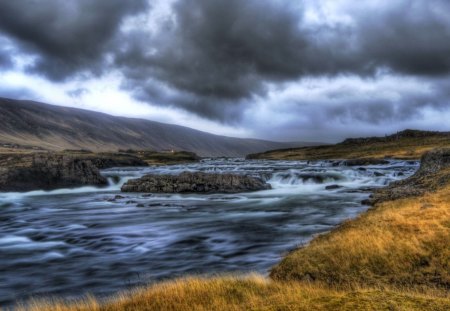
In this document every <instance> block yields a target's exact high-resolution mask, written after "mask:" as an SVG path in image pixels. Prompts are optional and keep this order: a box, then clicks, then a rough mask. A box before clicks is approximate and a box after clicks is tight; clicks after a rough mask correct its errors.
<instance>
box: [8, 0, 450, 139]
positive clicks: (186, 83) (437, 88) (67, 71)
mask: <svg viewBox="0 0 450 311" xmlns="http://www.w3.org/2000/svg"><path fill="white" fill-rule="evenodd" d="M312 3H314V5H312ZM335 3H339V5H337V7H338V8H339V10H340V11H339V14H341V15H342V16H344V17H345V18H344V19H337V20H333V19H332V18H329V17H328V16H327V15H326V14H325V13H323V11H325V8H324V6H325V4H327V1H319V2H317V1H316V2H314V1H311V0H305V1H297V2H294V1H281V0H266V1H258V0H246V1H239V0H215V1H211V0H179V1H174V3H173V5H172V8H171V14H169V15H168V16H167V17H166V18H165V19H162V20H160V21H159V22H158V26H159V27H158V29H157V30H156V31H155V30H153V29H152V30H150V29H147V28H146V27H145V23H143V24H142V27H136V28H134V29H131V30H123V29H122V28H121V25H122V24H123V22H124V20H126V19H127V18H129V17H133V16H136V15H137V14H140V13H145V12H147V11H149V10H150V9H151V7H152V3H149V2H147V1H144V0H133V1H120V0H112V1H101V0H97V1H94V0H92V1H89V0H78V1H71V2H68V1H63V0H46V1H39V2H38V1H33V0H16V1H3V2H1V3H0V33H2V34H3V35H4V36H7V37H9V38H10V39H11V40H13V41H14V42H15V43H16V45H17V48H18V49H20V50H21V51H22V52H23V53H24V54H27V55H33V56H34V57H36V61H35V63H34V64H33V65H31V67H30V70H32V71H33V72H37V73H40V74H43V75H45V76H47V77H48V78H49V79H52V80H65V79H70V78H72V77H74V76H76V75H77V74H78V73H80V72H88V73H92V74H101V73H105V72H108V71H109V70H119V71H120V72H121V73H122V74H123V83H122V87H123V89H124V90H127V91H128V92H130V94H132V95H133V96H134V97H135V98H137V99H139V100H141V101H144V102H149V103H152V104H158V105H163V106H173V107H179V108H182V109H185V110H187V111H189V112H193V113H195V114H197V115H199V116H201V117H206V118H209V119H212V120H220V121H222V122H225V123H233V124H239V123H240V122H244V120H248V118H247V119H246V118H245V115H246V113H248V110H249V109H252V107H256V104H255V103H261V102H265V101H267V102H269V100H268V98H269V97H271V95H270V94H269V92H270V89H273V86H274V85H275V86H276V87H277V88H280V89H282V88H283V87H284V84H285V83H293V82H295V81H299V83H300V84H301V83H302V81H305V80H308V79H317V78H321V77H329V78H330V79H331V80H330V81H331V82H330V83H333V82H332V79H334V78H336V79H339V78H340V77H343V76H346V77H352V79H353V80H352V79H349V81H350V82H349V83H353V82H351V81H355V82H354V83H355V85H357V84H358V83H359V82H358V81H360V80H364V81H366V82H367V79H373V80H374V81H377V79H379V77H380V75H381V76H392V77H398V78H401V77H412V78H414V79H416V80H417V81H418V82H417V86H419V87H420V85H421V84H423V85H428V86H429V90H428V91H427V92H426V93H425V94H424V93H423V92H417V91H416V90H414V89H413V88H411V89H403V90H402V91H401V92H395V91H392V92H391V93H392V94H393V93H395V94H394V95H392V96H380V95H377V93H378V92H373V94H372V97H371V98H367V97H361V98H360V97H356V98H358V101H357V102H355V96H354V92H355V89H357V86H355V87H350V91H349V89H337V90H334V91H333V94H330V95H329V96H328V95H327V96H323V97H322V98H321V100H315V101H314V100H312V101H311V100H310V99H308V98H298V99H297V101H298V102H299V103H302V104H300V105H294V106H292V105H290V104H289V103H288V104H286V103H285V102H281V101H276V100H274V99H273V98H272V99H271V100H270V103H271V105H285V106H286V107H290V109H292V114H297V115H299V116H302V115H303V116H305V115H307V116H310V118H311V120H313V119H315V118H317V117H315V116H317V115H320V116H321V118H319V119H317V120H316V121H319V122H322V123H326V122H327V121H328V120H331V121H333V122H335V121H339V122H341V123H351V122H352V120H356V121H358V122H365V123H368V124H382V123H383V122H387V120H389V122H395V121H396V120H397V121H399V120H400V121H401V120H404V119H408V118H410V119H414V118H420V117H421V111H422V110H423V109H435V110H436V109H437V110H439V109H441V110H442V109H444V110H445V109H447V108H448V107H449V102H448V98H449V91H448V90H449V82H448V81H449V79H448V77H449V76H450V18H449V14H450V13H449V12H450V2H449V1H447V0H392V1H386V2H383V3H381V2H380V1H364V2H363V1H358V2H356V1H344V0H342V1H336V2H335ZM321 4H323V6H322V5H321ZM312 7H314V8H315V10H316V13H317V14H318V16H319V18H318V21H317V19H316V21H311V16H310V10H311V8H312ZM321 14H323V15H321ZM2 55H3V56H2ZM3 64H4V65H3ZM8 64H9V65H10V60H9V59H8V58H7V57H5V54H4V53H2V51H1V50H0V66H2V68H3V67H5V68H6V66H8ZM397 81H398V80H397ZM421 82H423V83H421ZM323 87H324V88H325V87H326V85H324V86H323ZM324 92H325V91H324ZM272 97H273V96H272ZM336 98H339V99H336ZM305 103H306V104H305ZM255 122H256V121H255ZM250 126H251V125H250ZM310 126H311V124H310ZM256 127H257V126H256ZM286 130H287V131H290V130H291V125H286ZM298 131H300V129H299V130H298Z"/></svg>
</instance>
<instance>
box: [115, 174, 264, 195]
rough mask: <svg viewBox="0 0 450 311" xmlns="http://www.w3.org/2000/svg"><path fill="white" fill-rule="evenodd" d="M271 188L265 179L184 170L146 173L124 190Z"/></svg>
mask: <svg viewBox="0 0 450 311" xmlns="http://www.w3.org/2000/svg"><path fill="white" fill-rule="evenodd" d="M266 189H271V186H270V185H269V184H268V183H266V182H264V181H263V180H261V179H259V178H255V177H250V176H243V175H235V174H210V173H201V172H195V173H192V172H183V173H181V174H180V175H146V176H143V177H142V178H139V179H132V180H129V181H128V182H127V183H126V184H125V185H123V186H122V191H123V192H153V193H238V192H249V191H258V190H266Z"/></svg>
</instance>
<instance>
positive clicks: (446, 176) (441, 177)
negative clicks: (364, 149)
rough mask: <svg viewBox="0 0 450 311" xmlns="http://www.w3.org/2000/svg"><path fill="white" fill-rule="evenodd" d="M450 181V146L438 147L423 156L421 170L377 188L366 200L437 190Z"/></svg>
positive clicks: (388, 198)
mask: <svg viewBox="0 0 450 311" xmlns="http://www.w3.org/2000/svg"><path fill="white" fill-rule="evenodd" d="M449 183H450V148H446V149H436V150H433V151H430V152H428V153H426V154H424V155H423V156H422V160H421V164H420V168H419V170H418V171H417V172H416V173H415V174H414V175H413V176H411V177H409V178H407V179H405V180H401V181H398V182H394V183H391V184H390V185H389V186H387V187H385V188H382V189H378V190H376V191H375V192H374V193H373V194H372V196H371V198H370V199H369V200H368V201H367V202H366V203H370V204H376V203H380V202H384V201H391V200H396V199H403V198H408V197H414V196H419V195H423V194H424V193H426V192H430V191H435V190H437V189H439V188H441V187H443V186H445V185H447V184H449Z"/></svg>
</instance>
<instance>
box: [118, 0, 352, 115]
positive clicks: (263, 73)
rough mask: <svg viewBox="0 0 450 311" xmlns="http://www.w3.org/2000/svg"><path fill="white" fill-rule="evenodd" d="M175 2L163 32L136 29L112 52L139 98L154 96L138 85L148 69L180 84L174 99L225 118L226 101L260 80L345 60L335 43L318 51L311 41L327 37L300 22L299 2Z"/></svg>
mask: <svg viewBox="0 0 450 311" xmlns="http://www.w3.org/2000/svg"><path fill="white" fill-rule="evenodd" d="M173 10H174V14H175V20H174V21H171V20H169V21H167V22H166V24H165V25H164V26H163V27H162V28H163V31H162V32H161V33H159V34H158V35H156V36H153V37H150V36H149V35H147V34H145V33H143V34H141V35H139V34H138V35H137V36H135V37H133V40H130V41H129V42H128V43H129V45H128V46H127V48H126V49H125V50H124V51H123V52H122V53H121V54H120V55H119V57H118V58H117V64H118V65H119V66H120V67H121V69H122V71H123V72H124V74H125V75H126V77H127V78H128V81H127V83H126V84H125V86H126V87H127V88H128V89H131V90H136V89H137V90H138V94H139V95H138V98H140V99H146V94H147V99H148V100H150V101H155V98H158V97H159V95H158V94H157V90H155V89H154V88H153V87H152V86H149V88H148V89H146V88H145V87H142V81H143V80H144V81H145V80H146V77H152V78H156V79H158V80H159V81H162V82H164V83H166V84H167V85H168V86H169V87H171V88H174V89H175V90H178V91H180V92H181V94H180V95H181V96H178V97H176V98H172V99H171V102H172V103H173V104H177V105H180V106H182V107H183V108H185V109H187V110H190V111H194V112H196V113H198V114H201V115H203V116H207V117H212V118H221V119H223V118H224V113H225V114H226V111H229V110H232V107H229V106H232V105H233V104H234V105H238V104H242V102H243V101H244V102H245V101H246V100H248V99H250V98H252V97H253V96H255V95H261V94H264V91H265V87H264V83H265V82H266V81H271V82H273V81H285V80H290V79H295V78H297V77H299V76H301V75H307V74H320V73H323V72H334V73H337V72H338V66H339V65H341V64H342V63H345V62H347V60H346V58H345V57H344V55H341V56H340V57H337V58H336V59H334V60H333V57H332V54H339V50H337V49H336V50H334V51H332V50H331V49H323V50H322V51H319V45H318V43H317V42H316V41H320V38H322V39H323V41H322V44H324V45H325V46H327V47H328V45H329V44H330V42H329V41H330V39H329V38H327V36H326V34H323V33H322V32H324V31H325V30H323V31H322V30H314V31H311V30H309V29H302V27H303V26H302V15H303V8H302V7H301V6H299V5H298V4H297V5H292V4H287V3H281V2H276V1H257V0H248V1H245V2H244V1H239V0H226V1H225V0H217V1H208V0H186V1H178V2H177V3H175V5H174V6H173ZM326 31H329V32H333V33H334V32H340V33H341V32H345V29H327V30H326ZM331 40H332V41H333V40H335V39H331ZM149 42H151V44H149ZM334 44H336V46H339V45H340V43H339V42H333V47H334ZM318 53H320V55H322V56H323V58H320V57H317V54H318ZM350 65H351V64H349V67H351V66H350ZM235 108H236V107H235ZM237 110H239V109H237ZM231 115H233V114H232V113H231Z"/></svg>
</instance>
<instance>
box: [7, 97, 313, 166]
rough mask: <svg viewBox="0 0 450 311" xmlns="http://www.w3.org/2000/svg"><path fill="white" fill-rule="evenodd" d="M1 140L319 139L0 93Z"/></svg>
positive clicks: (233, 144)
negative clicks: (202, 127)
mask: <svg viewBox="0 0 450 311" xmlns="http://www.w3.org/2000/svg"><path fill="white" fill-rule="evenodd" d="M0 144H3V145H8V144H12V145H14V144H17V145H20V146H28V147H30V148H43V149H47V150H55V151H59V150H64V149H89V150H92V151H94V152H99V151H117V150H118V149H152V150H156V151H162V150H172V149H173V150H185V151H191V152H195V153H197V154H198V155H200V156H228V157H242V156H245V155H246V154H249V153H254V152H262V151H266V150H270V149H277V148H287V147H293V146H302V145H313V144H314V143H284V142H273V141H266V140H260V139H253V138H235V137H228V136H220V135H215V134H210V133H207V132H203V131H199V130H195V129H192V128H189V127H184V126H180V125H174V124H166V123H161V122H157V121H151V120H145V119H138V118H128V117H117V116H112V115H108V114H106V113H101V112H95V111H90V110H84V109H79V108H70V107H63V106H55V105H49V104H45V103H41V102H35V101H29V100H15V99H9V98H0Z"/></svg>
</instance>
